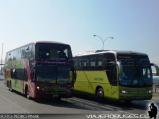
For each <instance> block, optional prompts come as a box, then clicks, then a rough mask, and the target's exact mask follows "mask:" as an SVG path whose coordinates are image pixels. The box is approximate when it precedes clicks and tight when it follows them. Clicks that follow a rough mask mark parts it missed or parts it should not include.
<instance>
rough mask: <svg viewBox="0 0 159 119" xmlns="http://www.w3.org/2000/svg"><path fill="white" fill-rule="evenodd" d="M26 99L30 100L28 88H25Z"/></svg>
mask: <svg viewBox="0 0 159 119" xmlns="http://www.w3.org/2000/svg"><path fill="white" fill-rule="evenodd" d="M25 97H26V98H28V99H30V95H29V89H28V86H26V87H25Z"/></svg>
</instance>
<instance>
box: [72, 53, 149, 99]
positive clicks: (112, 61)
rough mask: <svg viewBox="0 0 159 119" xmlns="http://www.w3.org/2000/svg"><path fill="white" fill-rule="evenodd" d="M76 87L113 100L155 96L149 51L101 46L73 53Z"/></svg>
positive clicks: (79, 90) (76, 89) (77, 90)
mask: <svg viewBox="0 0 159 119" xmlns="http://www.w3.org/2000/svg"><path fill="white" fill-rule="evenodd" d="M74 64H75V70H76V82H75V84H74V91H75V92H81V93H87V94H92V95H95V96H96V97H97V99H101V98H109V99H114V100H125V101H131V100H149V99H151V98H152V69H151V64H150V61H149V58H148V55H146V54H144V53H137V52H131V51H113V50H101V51H95V52H89V53H85V54H80V55H77V56H75V57H74Z"/></svg>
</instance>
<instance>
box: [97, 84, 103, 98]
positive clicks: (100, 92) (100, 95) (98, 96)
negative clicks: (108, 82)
mask: <svg viewBox="0 0 159 119" xmlns="http://www.w3.org/2000/svg"><path fill="white" fill-rule="evenodd" d="M96 98H97V100H98V101H101V100H102V99H103V98H104V90H103V88H102V87H99V88H97V89H96Z"/></svg>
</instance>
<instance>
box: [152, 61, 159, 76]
mask: <svg viewBox="0 0 159 119" xmlns="http://www.w3.org/2000/svg"><path fill="white" fill-rule="evenodd" d="M151 69H152V74H153V76H159V66H158V65H157V64H154V63H151Z"/></svg>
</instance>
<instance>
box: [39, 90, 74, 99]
mask: <svg viewBox="0 0 159 119" xmlns="http://www.w3.org/2000/svg"><path fill="white" fill-rule="evenodd" d="M58 97H60V98H71V97H72V91H71V90H69V89H65V90H58V89H56V90H54V91H45V90H38V91H37V92H36V98H58Z"/></svg>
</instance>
